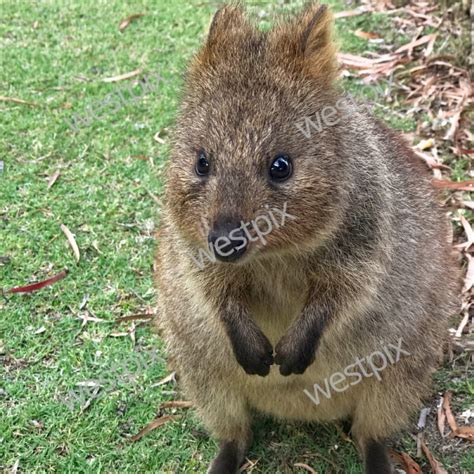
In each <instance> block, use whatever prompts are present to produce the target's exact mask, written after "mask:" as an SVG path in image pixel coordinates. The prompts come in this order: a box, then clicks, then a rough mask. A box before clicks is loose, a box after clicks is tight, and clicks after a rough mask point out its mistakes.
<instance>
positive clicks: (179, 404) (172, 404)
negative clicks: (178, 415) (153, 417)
mask: <svg viewBox="0 0 474 474" xmlns="http://www.w3.org/2000/svg"><path fill="white" fill-rule="evenodd" d="M192 407H193V404H192V403H191V402H188V401H186V400H171V401H169V402H163V403H162V404H161V405H160V410H161V409H165V408H192Z"/></svg>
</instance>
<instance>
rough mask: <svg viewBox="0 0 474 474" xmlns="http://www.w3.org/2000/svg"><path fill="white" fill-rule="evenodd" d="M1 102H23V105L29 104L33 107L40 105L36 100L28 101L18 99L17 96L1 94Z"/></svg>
mask: <svg viewBox="0 0 474 474" xmlns="http://www.w3.org/2000/svg"><path fill="white" fill-rule="evenodd" d="M0 102H13V103H14V104H22V105H29V106H31V107H39V105H38V104H35V103H34V102H27V101H26V100H22V99H16V98H15V97H5V96H3V95H0Z"/></svg>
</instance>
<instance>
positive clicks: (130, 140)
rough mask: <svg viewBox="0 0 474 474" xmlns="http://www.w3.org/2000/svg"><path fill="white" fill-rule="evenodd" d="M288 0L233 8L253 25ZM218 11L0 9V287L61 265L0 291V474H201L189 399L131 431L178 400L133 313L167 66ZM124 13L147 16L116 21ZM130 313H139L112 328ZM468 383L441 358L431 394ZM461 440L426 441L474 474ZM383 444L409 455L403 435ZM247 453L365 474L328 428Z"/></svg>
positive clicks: (457, 173) (177, 78) (176, 6)
mask: <svg viewBox="0 0 474 474" xmlns="http://www.w3.org/2000/svg"><path fill="white" fill-rule="evenodd" d="M327 3H330V4H332V5H333V6H334V8H335V10H347V9H348V5H347V4H346V2H344V1H343V0H333V1H331V2H327ZM302 4H303V2H301V1H291V2H280V1H278V2H255V1H252V2H248V5H249V10H250V11H251V12H252V14H254V15H256V16H258V17H259V18H261V23H262V24H263V26H268V24H270V23H271V19H272V15H273V13H275V12H276V11H279V10H285V11H290V10H294V9H297V8H298V7H299V6H301V5H302ZM353 7H354V6H353V5H352V6H351V7H350V8H353ZM215 8H216V2H205V1H199V0H194V1H193V2H187V1H184V0H174V1H172V2H171V1H167V0H156V1H154V2H146V1H144V0H143V1H138V0H132V1H129V2H120V1H117V0H114V1H107V2H106V1H104V0H96V1H91V0H83V1H77V0H76V1H66V0H62V1H53V0H49V1H41V2H39V1H30V2H27V1H7V0H5V1H3V2H1V6H0V47H1V54H0V96H3V97H4V98H5V97H10V98H17V99H21V100H22V101H25V103H20V102H18V101H17V102H11V101H6V100H3V101H1V100H0V150H1V154H0V160H1V161H2V162H3V168H2V167H1V166H0V288H3V289H4V290H5V289H7V288H11V287H15V286H19V285H24V284H27V283H30V282H33V281H41V280H44V279H46V278H48V277H51V276H53V275H55V274H57V273H59V272H61V271H62V270H64V269H66V268H67V269H68V271H69V272H68V275H67V277H66V278H64V279H62V280H60V281H58V282H56V283H55V284H54V285H51V286H48V287H45V288H43V289H42V290H41V291H37V292H33V293H25V294H21V293H14V294H8V295H5V297H3V298H2V297H1V296H0V362H1V365H0V470H2V469H3V470H5V472H15V470H16V469H17V468H18V470H19V471H20V472H28V473H30V472H35V473H36V472H38V473H40V472H91V473H97V472H160V473H161V472H166V473H170V472H205V469H206V466H207V464H208V463H209V461H210V460H211V458H212V456H213V454H214V453H215V451H216V444H215V442H214V441H213V440H211V439H210V438H209V437H208V435H207V434H206V432H205V431H204V429H203V427H202V426H201V425H200V423H199V421H198V420H197V418H196V417H195V416H194V414H193V412H192V410H181V409H166V410H165V412H166V413H167V414H175V415H176V416H177V418H176V419H174V420H173V421H172V422H169V423H166V424H165V425H163V426H162V427H160V428H158V429H155V430H153V431H152V432H151V433H149V434H147V435H146V436H144V437H143V438H142V439H140V440H138V441H136V442H132V440H131V437H132V436H133V435H135V434H137V433H138V432H139V431H140V430H141V429H142V428H143V427H144V426H145V425H146V424H147V423H149V422H150V421H152V420H153V419H154V418H155V417H156V416H157V414H158V410H159V409H158V407H159V406H160V404H161V403H163V402H165V401H169V400H176V399H180V398H181V397H182V395H180V394H179V391H178V388H177V387H176V386H175V385H174V384H172V383H162V384H159V382H160V381H162V379H163V378H165V377H166V376H167V375H168V371H167V368H166V355H165V353H164V351H163V344H162V342H161V341H160V339H159V336H158V335H156V334H154V333H153V331H152V325H151V324H149V322H147V320H148V319H149V317H150V315H151V314H153V308H154V305H155V301H156V298H157V295H156V293H155V291H154V289H153V282H152V272H153V251H154V247H155V242H154V233H155V229H156V227H157V225H158V224H159V220H160V194H161V193H162V189H163V179H162V174H163V169H164V166H165V165H166V161H167V159H168V153H169V144H168V137H169V131H170V129H171V128H172V126H173V120H174V117H175V113H176V108H177V104H178V101H179V91H180V86H181V83H182V74H183V72H184V70H185V65H186V63H187V61H188V59H189V58H190V57H191V56H192V54H193V52H194V51H195V50H196V48H197V47H198V45H199V44H200V43H201V42H202V40H203V39H204V38H205V34H206V30H207V27H208V25H209V21H210V18H211V15H212V13H213V12H214V11H215ZM136 13H143V14H144V15H143V16H141V17H140V18H136V19H135V20H134V21H132V22H131V23H130V24H129V25H128V26H127V27H126V28H125V29H123V31H120V30H119V24H120V22H121V20H123V19H124V18H127V17H129V16H130V15H132V14H136ZM337 29H338V32H339V34H340V36H339V40H340V47H341V50H343V51H345V52H350V53H353V54H362V53H364V52H367V51H369V50H371V49H372V50H375V48H376V47H377V46H376V44H372V43H370V44H369V43H368V42H367V40H366V39H363V38H360V37H357V36H355V35H354V34H352V32H353V31H355V30H365V31H376V32H378V33H380V34H381V35H382V36H383V37H384V38H385V41H386V42H387V43H388V44H391V43H395V44H397V45H401V44H404V43H406V42H407V41H408V40H409V39H408V38H405V37H403V35H398V34H397V32H396V31H394V29H393V24H392V23H391V19H390V17H389V16H388V15H386V14H383V13H371V14H365V15H360V16H354V17H348V18H342V19H340V20H337ZM137 70H138V71H137ZM132 71H135V73H134V75H133V77H131V78H129V79H123V80H117V79H120V78H117V76H119V75H122V74H124V73H129V72H132ZM104 79H109V80H108V81H104ZM344 82H345V85H346V86H347V88H348V89H349V90H350V91H351V92H352V93H353V94H354V95H355V96H356V97H358V98H359V99H361V100H362V99H363V98H364V97H365V98H368V99H369V100H370V101H371V103H373V104H375V112H376V113H377V114H378V115H380V116H383V118H384V119H385V120H386V121H388V122H389V123H390V124H391V125H393V126H394V127H397V128H399V129H401V130H403V131H404V132H414V131H415V128H416V124H417V122H416V120H415V119H414V118H412V117H410V116H408V115H406V114H404V113H403V111H400V110H398V109H397V107H398V106H399V104H398V103H397V101H394V102H393V103H390V102H389V101H387V97H386V96H385V94H384V91H385V87H384V85H383V84H380V83H376V84H373V85H370V86H368V85H366V84H363V83H362V82H361V81H360V80H358V79H356V78H353V77H352V78H351V77H348V78H346V79H345V80H344ZM446 159H447V162H448V163H449V164H450V165H451V164H452V162H451V161H450V160H454V159H453V158H452V157H447V158H446ZM452 169H453V172H452V175H451V176H450V177H451V179H456V180H462V179H468V178H469V177H470V176H469V174H468V173H469V171H470V164H469V162H468V161H467V160H466V159H456V160H455V162H454V164H453V165H452ZM465 215H466V217H469V215H468V214H467V213H466V214H465ZM64 226H65V227H66V228H67V229H69V231H70V232H71V233H72V234H73V235H74V237H75V241H76V243H77V246H78V249H79V252H80V258H79V260H78V259H77V258H76V256H75V254H74V252H73V251H72V249H71V245H70V243H69V242H68V239H67V238H66V234H65V232H64ZM458 228H459V226H457V227H456V229H458ZM134 315H141V316H143V318H142V319H134V318H128V319H125V321H122V322H117V319H119V318H126V317H127V316H128V317H130V316H134ZM141 316H140V317H141ZM468 376H469V374H468V373H467V369H466V368H463V366H459V365H458V366H456V365H455V364H450V366H449V367H448V366H446V367H445V368H444V369H443V370H442V371H441V372H439V374H437V376H436V387H435V388H436V391H437V392H438V393H442V392H444V391H445V390H446V389H448V388H449V389H450V390H452V391H453V399H456V400H458V402H457V403H458V404H457V405H455V406H454V408H456V410H458V411H462V410H466V409H467V408H469V407H471V408H472V406H473V398H474V383H471V385H469V384H468V382H467V380H468ZM413 430H414V428H413ZM413 432H414V431H413ZM466 443H468V442H467V441H462V440H461V441H460V440H457V441H456V445H455V446H454V445H451V446H449V449H444V448H443V446H442V444H441V443H439V445H435V446H433V450H434V453H435V454H436V456H437V457H438V459H439V460H440V461H441V462H442V463H443V464H444V465H445V466H446V468H447V469H448V470H449V472H463V471H464V472H474V454H473V453H472V450H470V451H469V450H468V449H467V448H466ZM394 446H396V447H397V448H398V449H400V450H405V451H407V452H409V453H411V454H412V455H413V456H414V455H415V454H414V453H415V451H416V449H415V443H414V441H413V439H412V437H411V436H410V434H409V433H405V434H404V435H403V434H402V435H401V436H400V437H399V438H397V439H396V440H394ZM249 459H251V460H253V461H255V460H258V462H257V464H256V465H255V467H254V468H253V469H252V468H249V469H248V472H250V471H251V470H252V472H262V473H263V472H268V473H275V472H279V473H280V472H281V473H284V472H303V470H301V468H296V467H294V464H295V463H298V462H300V463H306V464H309V465H311V466H312V467H313V468H314V469H316V470H317V472H318V473H324V472H333V473H335V472H344V473H354V474H355V473H361V472H362V471H361V467H360V465H359V463H358V458H357V454H356V451H355V449H354V447H353V444H352V443H351V442H350V440H348V438H347V436H346V435H345V434H344V433H343V431H342V429H341V428H340V427H339V426H332V425H331V426H298V425H294V424H286V423H277V422H274V421H271V420H268V419H263V418H262V419H261V420H259V421H258V423H257V425H256V429H255V444H254V446H253V447H252V450H251V452H250V453H249ZM418 461H419V462H420V464H421V465H423V466H426V460H424V461H423V460H421V459H418Z"/></svg>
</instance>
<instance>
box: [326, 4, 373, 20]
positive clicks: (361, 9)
mask: <svg viewBox="0 0 474 474" xmlns="http://www.w3.org/2000/svg"><path fill="white" fill-rule="evenodd" d="M370 11H371V9H370V8H369V7H359V8H356V9H355V10H346V11H343V12H337V13H334V18H335V19H336V20H337V19H339V18H348V17H351V16H358V15H363V14H364V13H368V12H370Z"/></svg>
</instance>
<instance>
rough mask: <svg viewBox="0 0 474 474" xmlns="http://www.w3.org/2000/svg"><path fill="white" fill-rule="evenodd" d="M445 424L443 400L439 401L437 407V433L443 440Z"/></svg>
mask: <svg viewBox="0 0 474 474" xmlns="http://www.w3.org/2000/svg"><path fill="white" fill-rule="evenodd" d="M445 424H446V413H445V411H444V408H443V398H442V399H441V400H440V402H439V405H438V431H439V432H440V434H441V436H442V437H443V438H444V426H445Z"/></svg>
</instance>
